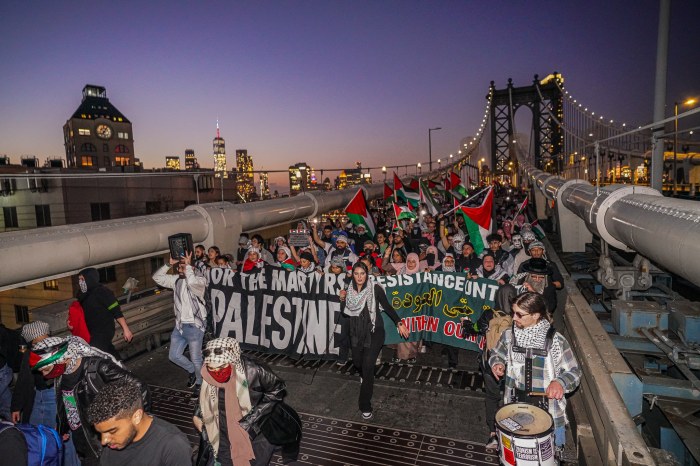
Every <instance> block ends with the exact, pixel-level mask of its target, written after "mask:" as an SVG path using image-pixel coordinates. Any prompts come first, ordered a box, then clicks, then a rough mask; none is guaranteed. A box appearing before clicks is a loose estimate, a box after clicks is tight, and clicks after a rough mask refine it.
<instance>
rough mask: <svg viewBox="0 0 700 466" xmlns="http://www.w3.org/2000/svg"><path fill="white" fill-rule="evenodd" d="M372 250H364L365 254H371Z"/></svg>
mask: <svg viewBox="0 0 700 466" xmlns="http://www.w3.org/2000/svg"><path fill="white" fill-rule="evenodd" d="M372 252H373V251H372V248H365V254H372Z"/></svg>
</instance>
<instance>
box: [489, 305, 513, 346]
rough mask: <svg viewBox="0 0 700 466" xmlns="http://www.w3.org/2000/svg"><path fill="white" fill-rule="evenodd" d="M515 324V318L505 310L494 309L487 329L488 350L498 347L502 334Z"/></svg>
mask: <svg viewBox="0 0 700 466" xmlns="http://www.w3.org/2000/svg"><path fill="white" fill-rule="evenodd" d="M512 325H513V318H512V317H511V316H509V315H508V314H506V313H505V312H502V311H499V310H496V309H494V310H493V317H492V318H491V320H490V321H489V329H488V330H487V331H486V350H487V351H490V350H492V349H494V348H495V347H496V345H497V344H498V340H500V338H501V334H502V333H503V332H504V331H505V330H507V329H509V328H510V327H511V326H512Z"/></svg>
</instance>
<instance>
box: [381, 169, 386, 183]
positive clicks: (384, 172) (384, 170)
mask: <svg viewBox="0 0 700 466" xmlns="http://www.w3.org/2000/svg"><path fill="white" fill-rule="evenodd" d="M382 173H383V174H384V182H385V183H386V166H383V167H382Z"/></svg>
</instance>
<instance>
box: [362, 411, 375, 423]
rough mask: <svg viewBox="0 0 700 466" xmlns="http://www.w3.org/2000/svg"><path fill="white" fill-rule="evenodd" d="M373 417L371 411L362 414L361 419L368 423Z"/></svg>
mask: <svg viewBox="0 0 700 466" xmlns="http://www.w3.org/2000/svg"><path fill="white" fill-rule="evenodd" d="M373 417H374V415H373V414H372V412H371V411H370V412H368V413H362V419H364V420H365V421H369V420H370V419H372V418H373Z"/></svg>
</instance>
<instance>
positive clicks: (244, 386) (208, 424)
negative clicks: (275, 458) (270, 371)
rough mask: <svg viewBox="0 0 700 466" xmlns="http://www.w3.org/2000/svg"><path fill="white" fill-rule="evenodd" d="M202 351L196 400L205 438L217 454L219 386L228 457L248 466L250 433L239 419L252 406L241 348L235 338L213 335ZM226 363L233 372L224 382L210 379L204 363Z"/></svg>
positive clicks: (252, 456)
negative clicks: (221, 392)
mask: <svg viewBox="0 0 700 466" xmlns="http://www.w3.org/2000/svg"><path fill="white" fill-rule="evenodd" d="M204 353H205V354H206V356H205V357H204V365H203V366H202V390H201V393H200V399H199V400H200V401H199V403H200V407H201V409H202V421H203V422H204V426H205V428H206V429H207V434H208V436H209V441H210V443H211V444H212V446H213V447H214V451H215V452H217V453H218V451H219V443H220V436H219V434H220V432H221V430H220V426H219V389H220V388H223V389H224V396H225V399H224V406H225V409H226V426H227V428H228V437H229V441H230V444H231V458H232V459H233V463H234V464H236V465H238V464H242V465H249V464H250V460H252V459H254V458H255V455H254V454H253V447H252V444H251V442H250V436H249V435H248V433H247V432H246V431H245V429H243V427H242V426H241V425H240V423H239V421H240V420H241V419H243V417H245V416H246V415H247V414H248V413H249V412H250V411H251V410H252V409H253V408H252V405H251V401H250V392H249V391H248V379H247V378H246V375H245V367H244V366H243V361H242V360H241V347H240V345H239V344H238V341H236V340H234V339H233V338H228V337H223V338H216V339H214V340H210V341H209V342H207V344H206V347H205V349H204ZM227 364H231V365H232V366H233V368H234V371H233V375H232V376H231V378H230V379H229V380H228V381H227V382H225V383H219V382H217V381H216V380H214V378H213V377H212V376H211V374H209V371H208V370H207V366H209V367H221V366H224V365H227Z"/></svg>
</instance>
